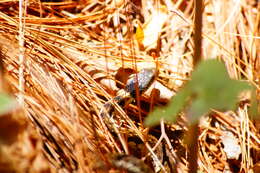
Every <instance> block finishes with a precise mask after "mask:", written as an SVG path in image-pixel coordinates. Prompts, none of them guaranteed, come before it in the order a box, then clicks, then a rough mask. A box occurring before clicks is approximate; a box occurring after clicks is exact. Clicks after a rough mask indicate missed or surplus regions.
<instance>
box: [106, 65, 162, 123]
mask: <svg viewBox="0 0 260 173" xmlns="http://www.w3.org/2000/svg"><path fill="white" fill-rule="evenodd" d="M156 73H157V70H156V69H155V68H143V69H142V70H140V72H138V73H135V74H133V75H131V76H130V78H129V79H128V80H127V82H126V86H125V88H124V89H122V90H120V91H119V92H118V94H117V95H116V96H115V97H114V98H112V99H111V100H109V101H107V102H106V103H105V104H104V105H103V110H102V111H101V117H102V118H104V117H106V116H107V115H110V113H111V110H112V108H113V104H115V103H120V102H121V101H123V100H125V99H129V100H130V101H129V102H128V103H130V102H131V101H132V100H135V99H136V97H137V96H138V95H139V96H140V95H142V94H143V93H144V92H145V91H146V90H147V89H148V88H149V87H150V86H151V84H152V83H153V81H154V80H155V76H156Z"/></svg>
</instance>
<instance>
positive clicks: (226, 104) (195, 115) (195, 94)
mask: <svg viewBox="0 0 260 173" xmlns="http://www.w3.org/2000/svg"><path fill="white" fill-rule="evenodd" d="M246 89H251V86H250V85H249V84H247V83H245V82H241V81H237V80H232V79H230V78H229V76H228V73H227V71H226V68H225V66H224V64H223V63H221V62H219V61H217V60H206V61H203V62H202V63H200V64H199V65H198V67H197V69H196V70H195V71H194V72H193V74H192V76H191V81H189V82H188V83H187V85H186V86H185V87H184V88H183V89H182V90H181V91H180V92H179V93H177V94H176V95H175V96H174V97H173V98H172V99H171V101H170V104H169V106H168V107H163V108H157V109H155V111H154V112H152V113H151V114H150V115H149V116H148V117H147V119H146V121H145V124H146V125H150V126H151V125H155V124H158V123H159V122H160V119H162V118H163V119H164V120H168V121H175V119H176V115H177V113H178V112H180V111H181V110H182V109H183V107H184V106H185V105H186V104H187V101H188V98H190V99H192V102H191V105H190V107H189V109H188V115H189V116H190V117H189V121H191V123H194V122H196V121H198V119H199V118H200V117H201V116H202V115H203V114H205V113H207V112H209V111H210V109H219V110H228V109H234V108H235V105H236V101H237V96H238V94H239V93H240V92H241V91H242V90H246Z"/></svg>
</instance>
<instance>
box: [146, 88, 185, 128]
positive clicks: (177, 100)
mask: <svg viewBox="0 0 260 173" xmlns="http://www.w3.org/2000/svg"><path fill="white" fill-rule="evenodd" d="M189 95H190V92H189V90H181V91H180V92H178V93H177V94H176V95H175V96H174V99H172V100H171V102H170V104H169V105H168V106H167V107H162V108H156V109H155V110H154V111H153V112H152V113H151V114H150V115H149V116H148V117H147V118H146V120H145V125H149V126H153V125H156V124H158V123H159V122H160V120H161V119H162V118H163V119H164V120H166V121H174V120H175V118H176V116H177V114H178V113H179V112H180V111H181V109H182V108H183V106H184V105H185V103H186V100H187V99H188V96H189Z"/></svg>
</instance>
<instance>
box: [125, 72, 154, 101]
mask: <svg viewBox="0 0 260 173" xmlns="http://www.w3.org/2000/svg"><path fill="white" fill-rule="evenodd" d="M156 72H157V71H156V69H155V68H144V69H142V70H141V71H140V72H139V73H137V74H134V75H133V76H132V77H131V78H130V79H128V81H127V83H126V87H125V90H126V91H127V92H129V93H130V95H131V96H132V97H134V98H135V97H136V93H137V92H139V94H142V93H144V92H145V91H146V90H147V89H148V88H149V87H150V85H151V84H152V82H153V81H154V78H155V76H156Z"/></svg>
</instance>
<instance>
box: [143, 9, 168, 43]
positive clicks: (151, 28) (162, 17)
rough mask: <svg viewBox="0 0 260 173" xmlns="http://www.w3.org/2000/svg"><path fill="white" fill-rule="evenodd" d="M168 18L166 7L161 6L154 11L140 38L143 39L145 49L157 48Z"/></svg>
mask: <svg viewBox="0 0 260 173" xmlns="http://www.w3.org/2000/svg"><path fill="white" fill-rule="evenodd" d="M167 18H168V14H167V7H166V6H160V7H158V8H155V9H154V10H153V11H152V15H151V16H150V18H149V20H147V21H146V23H145V24H144V25H143V26H142V28H143V30H142V32H140V34H139V36H140V38H143V39H142V45H143V46H144V48H147V47H150V48H155V47H156V45H157V40H158V38H159V35H160V33H161V31H162V28H163V25H164V24H165V22H166V20H167ZM141 33H142V34H143V35H142V34H141Z"/></svg>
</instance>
